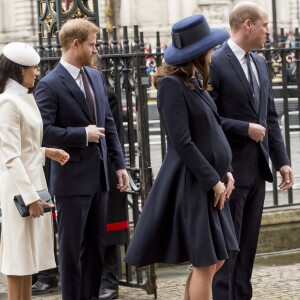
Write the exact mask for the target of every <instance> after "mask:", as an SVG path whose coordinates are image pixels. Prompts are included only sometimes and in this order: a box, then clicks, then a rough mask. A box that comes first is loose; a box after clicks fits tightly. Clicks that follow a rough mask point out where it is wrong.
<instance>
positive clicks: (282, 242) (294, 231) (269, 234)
mask: <svg viewBox="0 0 300 300" xmlns="http://www.w3.org/2000/svg"><path fill="white" fill-rule="evenodd" d="M298 248H300V207H299V206H291V207H289V208H285V209H280V210H279V209H269V210H265V211H264V213H263V218H262V224H261V230H260V235H259V242H258V248H257V253H268V252H275V251H282V250H290V249H298Z"/></svg>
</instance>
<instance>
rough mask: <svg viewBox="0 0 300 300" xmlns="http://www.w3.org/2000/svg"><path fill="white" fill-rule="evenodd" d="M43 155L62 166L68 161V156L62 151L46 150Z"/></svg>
mask: <svg viewBox="0 0 300 300" xmlns="http://www.w3.org/2000/svg"><path fill="white" fill-rule="evenodd" d="M45 153H46V156H47V157H48V158H50V159H52V160H55V161H57V162H58V163H60V164H61V165H62V166H63V165H64V164H66V163H67V162H68V161H69V159H70V155H69V154H68V153H67V152H66V151H64V150H62V149H55V148H46V150H45Z"/></svg>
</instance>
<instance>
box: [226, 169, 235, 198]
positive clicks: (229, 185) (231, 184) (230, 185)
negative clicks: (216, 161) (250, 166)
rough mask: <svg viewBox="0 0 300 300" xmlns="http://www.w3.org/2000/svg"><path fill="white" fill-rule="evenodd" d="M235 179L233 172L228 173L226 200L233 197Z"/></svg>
mask: <svg viewBox="0 0 300 300" xmlns="http://www.w3.org/2000/svg"><path fill="white" fill-rule="evenodd" d="M234 182H235V181H234V178H233V175H232V173H231V172H228V173H227V178H226V191H225V193H226V198H229V197H230V196H231V193H232V191H233V190H234V189H235V186H234Z"/></svg>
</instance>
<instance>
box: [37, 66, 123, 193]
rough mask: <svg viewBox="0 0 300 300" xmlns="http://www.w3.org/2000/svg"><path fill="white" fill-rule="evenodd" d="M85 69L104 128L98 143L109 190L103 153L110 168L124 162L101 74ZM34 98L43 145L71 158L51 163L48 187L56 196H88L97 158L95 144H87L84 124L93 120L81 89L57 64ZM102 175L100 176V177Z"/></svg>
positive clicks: (95, 182) (95, 183)
mask: <svg viewBox="0 0 300 300" xmlns="http://www.w3.org/2000/svg"><path fill="white" fill-rule="evenodd" d="M85 72H86V74H87V76H88V78H89V81H90V83H91V85H92V88H93V91H94V94H95V102H96V111H97V124H96V125H97V126H98V127H104V128H105V138H102V139H101V140H100V141H101V143H100V147H101V150H102V153H103V165H104V174H101V178H103V179H104V185H105V187H106V190H109V179H108V171H107V157H108V158H109V159H110V162H111V163H112V166H113V168H114V170H119V169H124V168H125V167H126V166H125V161H124V157H123V152H122V149H121V145H120V142H119V138H118V134H117V131H116V126H115V123H114V120H113V117H112V115H111V111H110V108H109V104H108V101H107V95H106V90H105V88H104V83H103V79H102V75H101V74H100V73H99V72H98V71H96V70H93V69H91V68H85ZM35 99H36V102H37V105H38V107H39V109H40V112H41V115H42V118H43V122H44V138H43V144H44V145H45V146H48V147H50V146H51V147H57V148H62V149H64V150H65V151H67V152H68V153H69V154H70V161H69V162H68V163H67V164H66V165H64V166H61V165H59V164H58V163H57V162H54V161H51V166H50V172H51V173H50V182H49V190H50V192H51V194H52V195H56V196H74V195H92V194H94V193H95V192H96V190H97V188H98V187H99V184H100V157H99V149H98V146H99V145H97V144H96V143H88V145H87V144H86V142H87V135H86V130H85V127H86V126H88V125H91V124H93V122H92V118H91V115H90V112H89V109H88V106H87V103H86V100H85V96H84V93H83V92H82V91H81V89H80V88H79V86H78V85H77V83H76V82H75V80H74V79H73V77H72V76H71V75H70V73H69V72H68V71H67V70H66V69H65V68H64V67H63V66H62V65H61V64H60V63H58V65H57V66H56V67H55V69H54V70H52V71H51V72H50V73H49V74H48V76H47V80H44V79H42V80H41V81H39V83H38V84H37V87H36V89H35ZM103 175H104V176H103Z"/></svg>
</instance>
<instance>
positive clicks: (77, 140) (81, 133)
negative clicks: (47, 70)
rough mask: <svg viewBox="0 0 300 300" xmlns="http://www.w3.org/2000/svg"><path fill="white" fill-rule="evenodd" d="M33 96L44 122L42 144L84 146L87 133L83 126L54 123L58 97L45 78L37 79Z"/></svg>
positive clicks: (48, 145)
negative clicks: (61, 125) (65, 125)
mask: <svg viewBox="0 0 300 300" xmlns="http://www.w3.org/2000/svg"><path fill="white" fill-rule="evenodd" d="M61 97H62V96H61ZM34 98H35V100H36V103H37V105H38V107H39V110H40V112H41V115H42V119H43V124H44V136H43V145H45V146H47V147H86V145H87V135H86V130H85V128H84V127H82V126H81V127H67V128H62V127H59V126H57V125H56V116H57V113H58V98H59V97H58V95H57V91H56V90H54V87H53V86H52V85H50V84H49V83H48V82H47V81H45V80H41V81H39V82H38V84H37V86H36V89H35V92H34Z"/></svg>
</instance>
